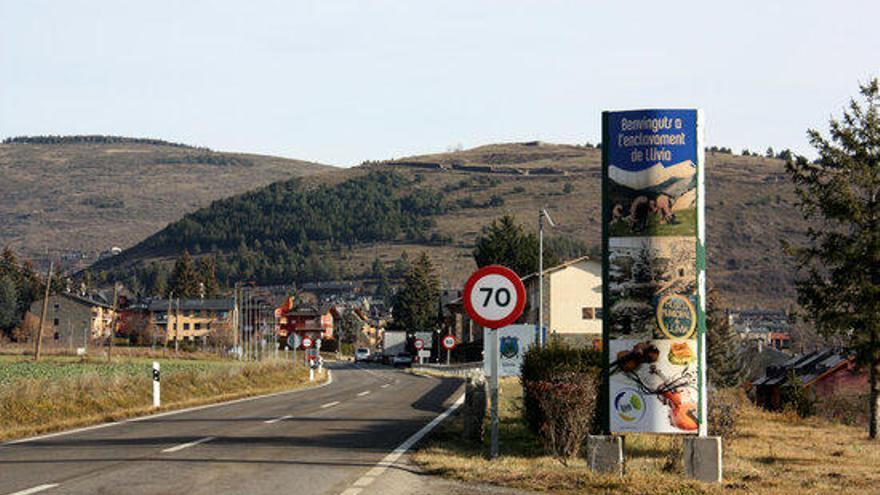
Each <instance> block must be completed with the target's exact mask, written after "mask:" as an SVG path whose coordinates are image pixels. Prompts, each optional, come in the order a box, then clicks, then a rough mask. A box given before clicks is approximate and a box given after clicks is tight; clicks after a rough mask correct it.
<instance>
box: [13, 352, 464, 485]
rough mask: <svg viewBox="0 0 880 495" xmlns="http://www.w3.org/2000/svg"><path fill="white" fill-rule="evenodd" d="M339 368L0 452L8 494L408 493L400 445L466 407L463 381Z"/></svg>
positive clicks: (374, 369)
mask: <svg viewBox="0 0 880 495" xmlns="http://www.w3.org/2000/svg"><path fill="white" fill-rule="evenodd" d="M332 369H333V371H332V375H333V381H332V383H330V384H329V385H326V386H323V387H320V388H317V389H309V390H301V391H297V392H291V393H286V394H281V395H275V396H271V397H264V398H256V399H252V400H244V401H239V402H235V403H230V404H223V405H218V406H213V407H208V408H203V409H197V410H193V411H188V412H182V413H176V414H168V415H159V416H156V417H147V418H142V419H137V420H133V421H126V422H121V423H116V424H112V425H110V426H106V427H100V428H95V429H88V430H85V431H79V432H74V433H70V434H62V435H58V436H51V437H48V438H38V439H35V440H32V441H27V442H23V443H17V444H6V445H2V446H0V495H10V494H16V495H30V494H35V493H41V494H46V495H56V494H57V495H61V494H76V493H82V494H116V493H120V494H122V493H124V494H159V493H161V494H186V495H197V494H210V495H218V494H225V493H246V494H248V495H256V494H273V495H277V494H287V493H290V494H345V495H358V494H368V493H390V492H395V493H408V491H407V490H406V489H405V487H401V486H397V485H399V484H400V483H404V484H407V483H409V481H406V480H407V478H406V477H407V476H412V475H411V474H409V473H407V472H406V471H410V470H411V469H410V467H408V465H407V464H406V462H405V461H406V459H405V458H401V452H400V449H398V447H400V446H401V444H404V446H406V444H407V443H411V440H412V437H413V435H415V434H417V433H418V432H419V431H420V430H421V431H424V427H425V426H426V425H427V424H429V422H431V421H432V420H434V419H435V418H437V417H438V416H439V415H441V414H442V413H444V411H446V410H447V408H448V407H449V406H450V405H451V404H452V403H453V402H454V401H455V400H456V399H458V397H460V395H461V392H462V390H461V385H460V381H458V380H453V379H449V378H446V379H440V378H433V377H425V376H418V375H412V374H408V373H405V372H402V371H395V370H392V369H390V368H384V367H378V366H370V367H368V366H361V365H352V364H338V365H334V367H333V368H332ZM407 440H410V442H407ZM395 449H397V450H396V451H395ZM377 466H378V467H377ZM389 466H390V467H389ZM423 478H424V477H423ZM394 480H402V481H397V482H394ZM392 485H393V486H392ZM444 491H446V490H444ZM457 491H458V490H452V489H450V490H448V491H447V492H457Z"/></svg>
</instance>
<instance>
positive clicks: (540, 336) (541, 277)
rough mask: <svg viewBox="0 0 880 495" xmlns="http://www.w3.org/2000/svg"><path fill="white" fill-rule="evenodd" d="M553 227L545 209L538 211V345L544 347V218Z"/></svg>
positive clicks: (553, 224)
mask: <svg viewBox="0 0 880 495" xmlns="http://www.w3.org/2000/svg"><path fill="white" fill-rule="evenodd" d="M545 217H546V218H547V222H548V223H549V224H550V226H551V227H555V226H556V224H555V223H553V219H552V218H550V214H549V213H547V210H546V209H544V208H541V211H540V212H538V347H544V218H545Z"/></svg>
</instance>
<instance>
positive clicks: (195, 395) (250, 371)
mask: <svg viewBox="0 0 880 495" xmlns="http://www.w3.org/2000/svg"><path fill="white" fill-rule="evenodd" d="M150 363H151V361H150V360H148V359H143V358H133V359H118V360H115V361H114V362H113V363H112V364H107V363H106V362H103V361H100V362H95V361H90V360H77V359H72V358H62V357H53V358H50V359H46V360H44V361H41V362H40V363H38V364H34V363H32V362H29V361H26V360H23V359H12V358H8V357H7V358H0V440H9V439H14V438H22V437H27V436H32V435H38V434H41V433H47V432H52V431H58V430H64V429H68V428H74V427H79V426H85V425H90V424H96V423H102V422H105V421H114V420H119V419H123V418H129V417H133V416H139V415H143V414H148V413H151V412H157V410H156V409H153V408H152V385H151V377H150V366H151V365H150ZM161 366H162V408H161V409H159V411H166V410H172V409H180V408H184V407H191V406H195V405H201V404H208V403H213V402H221V401H226V400H232V399H237V398H242V397H248V396H254V395H261V394H267V393H273V392H279V391H284V390H292V389H296V388H301V387H305V386H308V385H309V381H308V371H307V369H306V367H305V366H302V365H300V366H298V367H297V368H296V369H294V368H293V366H292V365H291V363H290V362H286V361H266V362H262V363H240V362H238V361H229V360H225V361H220V360H165V361H161Z"/></svg>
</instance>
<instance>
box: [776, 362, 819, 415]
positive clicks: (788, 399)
mask: <svg viewBox="0 0 880 495" xmlns="http://www.w3.org/2000/svg"><path fill="white" fill-rule="evenodd" d="M782 410H783V411H790V412H793V413H796V414H797V415H798V416H800V417H802V418H807V417H809V416H813V415H815V414H816V399H815V398H814V397H813V396H812V394H811V393H810V391H809V390H807V388H806V387H804V384H803V382H802V381H801V379H800V378H799V377H798V376H797V375H796V374H795V373H794V371H789V372H788V376H786V378H785V384H784V385H783V386H782Z"/></svg>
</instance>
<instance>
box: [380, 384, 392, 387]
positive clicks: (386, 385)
mask: <svg viewBox="0 0 880 495" xmlns="http://www.w3.org/2000/svg"><path fill="white" fill-rule="evenodd" d="M389 385H391V384H390V383H386V384H385V385H382V386H381V387H379V388H388V386H389Z"/></svg>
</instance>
